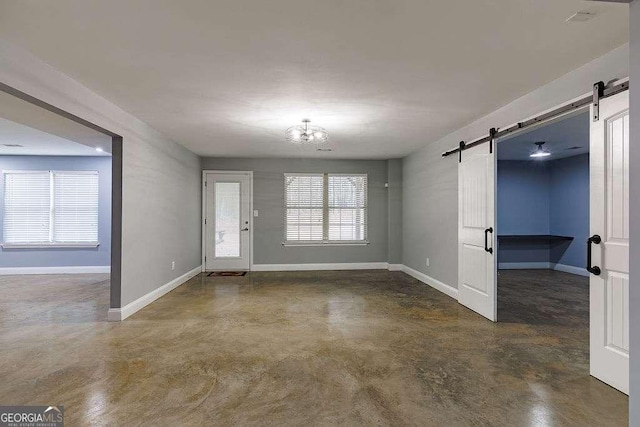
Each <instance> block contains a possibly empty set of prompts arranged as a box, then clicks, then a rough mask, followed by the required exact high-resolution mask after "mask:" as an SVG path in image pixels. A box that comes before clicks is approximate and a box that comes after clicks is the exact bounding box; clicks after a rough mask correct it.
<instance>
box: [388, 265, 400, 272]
mask: <svg viewBox="0 0 640 427" xmlns="http://www.w3.org/2000/svg"><path fill="white" fill-rule="evenodd" d="M402 267H403V265H402V264H389V267H388V269H389V271H402Z"/></svg>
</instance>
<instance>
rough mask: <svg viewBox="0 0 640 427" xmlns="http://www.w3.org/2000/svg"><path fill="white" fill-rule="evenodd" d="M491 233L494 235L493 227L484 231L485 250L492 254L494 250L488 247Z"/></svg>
mask: <svg viewBox="0 0 640 427" xmlns="http://www.w3.org/2000/svg"><path fill="white" fill-rule="evenodd" d="M489 233H491V234H493V227H489V228H487V229H486V230H484V250H485V251H487V252H489V253H490V254H492V253H493V248H489V247H487V244H488V240H489Z"/></svg>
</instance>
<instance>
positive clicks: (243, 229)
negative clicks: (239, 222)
mask: <svg viewBox="0 0 640 427" xmlns="http://www.w3.org/2000/svg"><path fill="white" fill-rule="evenodd" d="M240 231H249V227H245V228H241V229H240Z"/></svg>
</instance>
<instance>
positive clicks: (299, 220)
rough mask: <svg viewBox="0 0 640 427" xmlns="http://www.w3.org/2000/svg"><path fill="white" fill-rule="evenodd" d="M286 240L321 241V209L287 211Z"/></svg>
mask: <svg viewBox="0 0 640 427" xmlns="http://www.w3.org/2000/svg"><path fill="white" fill-rule="evenodd" d="M286 233H287V235H286V239H287V240H292V241H296V240H300V241H322V209H287V230H286Z"/></svg>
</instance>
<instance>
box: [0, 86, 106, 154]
mask: <svg viewBox="0 0 640 427" xmlns="http://www.w3.org/2000/svg"><path fill="white" fill-rule="evenodd" d="M6 144H9V145H14V144H17V145H20V146H21V147H7V146H6ZM98 147H99V148H101V149H102V150H103V152H101V153H100V152H97V151H96V148H98ZM110 153H111V137H109V136H107V135H105V134H102V133H100V132H98V131H96V130H93V129H91V128H88V127H87V126H84V125H81V124H79V123H76V122H74V121H72V120H70V119H68V118H66V117H62V116H60V115H59V114H56V113H53V112H51V111H49V110H46V109H44V108H42V107H39V106H37V105H34V104H32V103H30V102H27V101H24V100H22V99H20V98H17V97H15V96H13V95H10V94H8V93H5V92H1V91H0V155H25V156H109V155H110Z"/></svg>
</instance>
